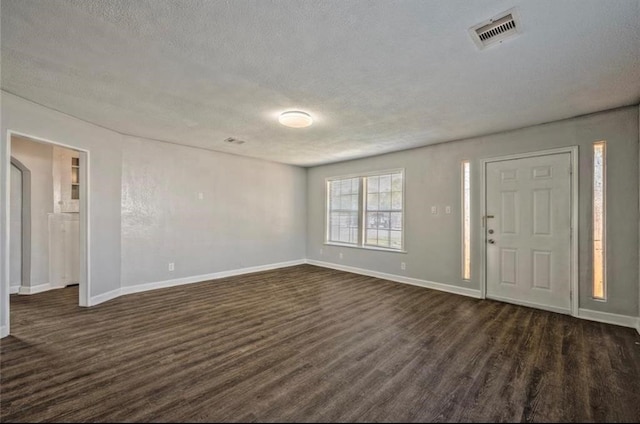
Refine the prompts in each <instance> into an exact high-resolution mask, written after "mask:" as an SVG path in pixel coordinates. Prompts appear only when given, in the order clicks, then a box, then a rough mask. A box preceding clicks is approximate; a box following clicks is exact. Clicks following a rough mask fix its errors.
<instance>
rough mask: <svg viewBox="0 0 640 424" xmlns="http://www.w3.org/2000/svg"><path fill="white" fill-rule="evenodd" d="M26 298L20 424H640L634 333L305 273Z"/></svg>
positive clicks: (10, 417)
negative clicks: (84, 301)
mask: <svg viewBox="0 0 640 424" xmlns="http://www.w3.org/2000/svg"><path fill="white" fill-rule="evenodd" d="M77 298H78V292H77V288H67V289H62V290H55V291H51V292H47V293H42V294H38V295H33V296H12V298H11V302H12V303H11V308H12V309H11V319H12V336H10V337H8V338H5V339H3V340H2V341H1V342H0V345H1V349H0V350H1V361H0V366H1V370H0V378H1V389H0V396H1V397H0V408H1V416H0V418H1V419H2V421H3V422H9V421H30V422H34V421H56V422H59V421H66V422H69V421H75V422H78V421H84V422H86V421H93V422H95V421H116V422H122V421H127V422H131V421H155V422H157V421H164V422H167V421H172V422H180V421H190V422H194V421H201V422H204V421H209V422H211V421H272V422H273V421H303V422H309V421H316V422H318V421H323V422H325V421H343V422H344V421H368V422H371V421H395V422H397V421H602V422H604V421H628V422H637V421H640V344H639V343H640V336H638V334H637V333H636V332H635V331H634V330H632V329H629V328H623V327H617V326H613V325H606V324H600V323H595V322H590V321H584V320H578V319H575V318H572V317H569V316H564V315H559V314H554V313H550V312H545V311H539V310H535V309H529V308H525V307H520V306H514V305H508V304H505V303H499V302H494V301H489V300H476V299H471V298H467V297H463V296H456V295H452V294H447V293H442V292H438V291H433V290H428V289H423V288H419V287H413V286H409V285H403V284H398V283H392V282H387V281H383V280H378V279H375V278H370V277H364V276H359V275H355V274H349V273H345V272H340V271H333V270H328V269H322V268H317V267H313V266H310V265H302V266H297V267H291V268H286V269H281V270H276V271H268V272H262V273H256V274H251V275H246V276H240V277H232V278H226V279H223V280H217V281H215V282H206V283H199V284H193V285H188V286H181V287H175V288H169V289H163V290H156V291H152V292H146V293H140V294H135V295H129V296H125V297H121V298H118V299H115V300H113V301H110V302H107V303H105V304H102V305H99V306H97V307H94V308H89V309H86V308H79V307H78V306H76V305H77Z"/></svg>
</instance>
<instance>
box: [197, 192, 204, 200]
mask: <svg viewBox="0 0 640 424" xmlns="http://www.w3.org/2000/svg"><path fill="white" fill-rule="evenodd" d="M198 199H199V200H202V199H204V193H203V192H199V193H198Z"/></svg>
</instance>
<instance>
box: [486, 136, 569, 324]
mask: <svg viewBox="0 0 640 424" xmlns="http://www.w3.org/2000/svg"><path fill="white" fill-rule="evenodd" d="M561 153H569V155H570V161H571V315H573V316H578V300H579V297H580V284H579V281H578V277H579V275H578V274H579V273H578V222H579V221H578V205H579V200H580V199H579V193H578V169H579V168H578V154H579V150H578V146H569V147H560V148H557V149H549V150H540V151H536V152H528V153H518V154H514V155H508V156H500V157H496V158H487V159H483V160H481V164H482V167H481V170H482V175H481V179H482V181H481V185H480V190H481V192H480V211H481V213H482V214H483V216H484V215H486V214H487V164H488V163H491V162H502V161H507V160H513V159H523V158H531V157H537V156H548V155H556V154H561ZM478 234H479V236H480V237H479V240H480V243H481V244H482V247H481V249H482V256H481V258H482V260H481V273H480V293H481V296H482V299H485V298H486V297H487V245H486V242H485V239H486V231H485V225H480V229H479V233H478ZM547 309H548V308H547Z"/></svg>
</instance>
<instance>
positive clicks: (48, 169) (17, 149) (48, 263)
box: [2, 131, 90, 322]
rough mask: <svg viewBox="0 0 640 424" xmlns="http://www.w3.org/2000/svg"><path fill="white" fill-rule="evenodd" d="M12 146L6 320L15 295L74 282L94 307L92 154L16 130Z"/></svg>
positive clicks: (9, 143) (10, 135)
mask: <svg viewBox="0 0 640 424" xmlns="http://www.w3.org/2000/svg"><path fill="white" fill-rule="evenodd" d="M7 149H8V153H9V155H8V157H9V158H10V170H9V173H8V174H9V175H8V177H9V202H8V203H9V204H8V205H7V216H8V221H9V228H8V246H7V247H8V249H7V251H6V255H7V256H8V257H5V258H3V259H4V260H5V263H6V264H8V271H9V272H8V277H9V279H8V281H7V285H8V286H9V287H8V290H7V292H8V293H10V296H9V297H8V299H7V300H6V304H4V305H2V306H3V309H5V308H6V309H5V310H6V311H7V312H6V313H7V318H8V315H9V309H10V299H11V298H13V297H14V296H21V295H33V294H37V293H41V292H45V291H49V290H54V289H61V288H65V287H70V286H77V287H78V288H77V289H75V290H77V291H78V305H80V306H89V305H90V299H89V292H90V291H89V282H90V278H89V263H88V258H89V243H88V240H89V213H88V212H89V210H88V209H89V208H88V205H89V199H88V196H89V179H88V176H89V169H88V168H89V152H88V151H86V150H83V149H79V148H76V147H74V146H69V145H65V144H62V143H58V142H54V141H51V140H46V139H42V138H39V137H34V136H31V135H27V134H21V133H17V132H13V131H9V133H8V136H7ZM7 322H9V320H7Z"/></svg>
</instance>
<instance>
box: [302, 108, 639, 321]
mask: <svg viewBox="0 0 640 424" xmlns="http://www.w3.org/2000/svg"><path fill="white" fill-rule="evenodd" d="M599 140H606V141H607V161H608V167H607V190H608V191H607V218H608V222H607V265H608V266H607V283H608V290H607V291H608V299H607V302H599V301H594V300H592V299H591V297H590V293H591V275H592V270H591V242H590V240H591V184H592V170H591V169H592V165H591V163H592V143H593V142H595V141H599ZM564 146H579V149H580V152H579V168H580V169H579V177H580V186H579V195H580V204H579V222H580V226H579V242H580V245H579V280H580V297H579V303H580V307H581V308H586V309H590V310H594V311H600V312H610V313H614V314H621V315H626V316H637V315H638V306H639V303H638V302H639V301H638V290H639V288H638V107H637V106H633V107H627V108H621V109H615V110H612V111H607V112H602V113H598V114H593V115H588V116H583V117H579V118H574V119H568V120H563V121H558V122H553V123H550V124H545V125H537V126H534V127H529V128H524V129H520V130H516V131H510V132H505V133H500V134H495V135H489V136H485V137H476V138H473V139H469V140H462V141H456V142H451V143H443V144H439V145H435V146H427V147H423V148H419V149H413V150H408V151H403V152H397V153H391V154H386V155H381V156H377V157H372V158H366V159H360V160H354V161H348V162H343V163H338V164H332V165H326V166H320V167H315V168H311V169H309V173H308V177H307V181H308V185H307V197H308V208H307V211H308V233H307V257H308V258H309V259H313V260H319V261H325V262H331V263H335V264H339V265H346V266H352V267H357V268H363V269H366V270H371V271H377V272H383V273H388V274H396V275H400V276H406V277H411V278H416V279H421V280H427V281H432V282H436V283H444V284H448V285H452V286H456V287H464V288H469V289H479V288H480V278H479V274H480V270H481V260H482V258H481V247H482V244H481V243H482V237H481V236H480V234H481V232H480V231H481V230H480V225H481V222H480V219H481V212H480V195H479V194H480V189H481V187H480V185H481V172H480V160H481V159H482V158H490V157H497V156H503V155H508V154H515V153H522V152H530V151H536V150H544V149H552V148H556V147H564ZM463 159H468V160H470V161H471V167H472V202H471V209H472V281H470V282H465V281H463V280H462V277H461V250H462V249H461V237H460V231H461V229H460V226H461V225H460V222H461V215H460V199H461V181H460V162H461V161H462V160H463ZM395 168H405V170H406V173H405V176H406V187H405V189H406V197H405V202H406V204H405V208H406V216H405V230H406V234H405V241H406V250H407V253H406V254H402V253H395V252H394V253H389V252H382V251H370V250H363V249H356V248H344V247H336V246H328V245H324V244H323V242H324V237H325V222H324V219H325V178H327V177H335V176H340V175H346V174H352V173H357V172H367V171H377V170H385V169H395ZM432 205H437V206H438V207H439V209H440V211H442V210H443V208H444V206H446V205H451V206H452V207H453V213H452V214H450V215H446V214H442V213H440V214H438V215H437V216H434V215H431V214H430V207H431V206H432ZM320 249H323V254H322V255H321V254H320ZM341 252H342V253H343V255H344V258H343V259H342V260H340V258H339V253H341ZM400 262H406V264H407V269H406V270H405V271H403V270H401V269H400Z"/></svg>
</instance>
